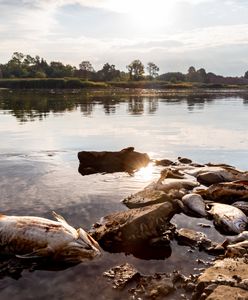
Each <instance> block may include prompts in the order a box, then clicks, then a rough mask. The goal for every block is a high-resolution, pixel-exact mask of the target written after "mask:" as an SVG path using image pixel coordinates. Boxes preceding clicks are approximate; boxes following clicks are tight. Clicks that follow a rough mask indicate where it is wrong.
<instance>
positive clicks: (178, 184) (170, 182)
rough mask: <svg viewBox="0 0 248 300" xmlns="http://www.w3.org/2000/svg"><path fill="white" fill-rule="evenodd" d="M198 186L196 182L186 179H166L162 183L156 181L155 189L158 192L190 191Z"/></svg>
mask: <svg viewBox="0 0 248 300" xmlns="http://www.w3.org/2000/svg"><path fill="white" fill-rule="evenodd" d="M197 186H199V183H198V182H196V181H192V180H188V179H172V178H166V179H165V180H163V181H160V180H159V181H158V182H157V184H156V189H157V190H159V191H164V192H169V191H170V190H181V189H187V190H192V189H193V188H194V187H197Z"/></svg>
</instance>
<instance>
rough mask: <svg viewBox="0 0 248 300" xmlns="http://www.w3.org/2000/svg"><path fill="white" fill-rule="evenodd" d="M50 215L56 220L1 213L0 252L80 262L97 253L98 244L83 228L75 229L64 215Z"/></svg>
mask: <svg viewBox="0 0 248 300" xmlns="http://www.w3.org/2000/svg"><path fill="white" fill-rule="evenodd" d="M53 215H54V217H55V218H56V220H57V221H53V220H49V219H45V218H40V217H33V216H6V215H0V253H1V254H7V255H11V254H12V255H16V256H18V257H21V258H37V257H52V258H53V259H55V260H63V261H66V262H81V261H83V260H85V259H92V258H93V257H95V256H97V255H99V254H100V247H99V245H98V243H97V242H96V241H95V240H94V239H93V238H92V237H91V236H90V235H89V234H87V233H86V232H85V231H84V230H83V229H82V228H79V229H77V230H76V229H75V228H73V227H72V226H70V225H69V224H68V223H67V222H66V221H65V219H64V218H63V217H61V216H59V215H57V214H56V213H53Z"/></svg>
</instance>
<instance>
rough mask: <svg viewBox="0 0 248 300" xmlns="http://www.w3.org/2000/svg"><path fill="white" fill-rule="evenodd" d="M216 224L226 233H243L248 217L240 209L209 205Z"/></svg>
mask: <svg viewBox="0 0 248 300" xmlns="http://www.w3.org/2000/svg"><path fill="white" fill-rule="evenodd" d="M208 205H209V206H211V209H210V210H209V211H208V212H209V214H210V215H212V216H213V219H214V224H215V225H216V226H217V227H218V228H220V229H221V230H222V231H224V232H226V233H241V232H242V231H244V230H245V228H246V225H247V222H248V220H247V217H246V215H245V214H244V213H243V212H242V211H241V210H240V209H238V208H236V207H233V206H231V205H227V204H222V203H211V204H208Z"/></svg>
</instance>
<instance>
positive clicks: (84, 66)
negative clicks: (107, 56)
mask: <svg viewBox="0 0 248 300" xmlns="http://www.w3.org/2000/svg"><path fill="white" fill-rule="evenodd" d="M94 72H95V70H94V68H93V67H92V64H91V63H90V62H89V61H87V60H85V61H82V62H81V63H80V64H79V72H78V74H77V75H78V76H79V77H82V78H84V79H85V80H88V79H89V77H90V76H91V75H92V73H94Z"/></svg>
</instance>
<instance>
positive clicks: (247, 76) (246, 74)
mask: <svg viewBox="0 0 248 300" xmlns="http://www.w3.org/2000/svg"><path fill="white" fill-rule="evenodd" d="M244 77H245V79H248V71H246V72H245V76H244Z"/></svg>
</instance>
